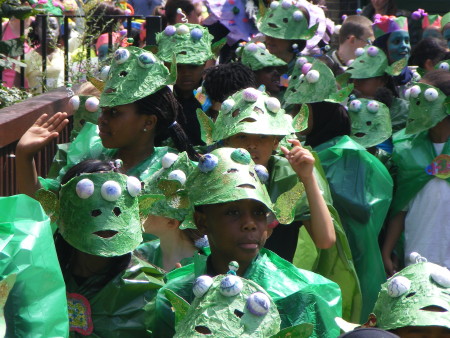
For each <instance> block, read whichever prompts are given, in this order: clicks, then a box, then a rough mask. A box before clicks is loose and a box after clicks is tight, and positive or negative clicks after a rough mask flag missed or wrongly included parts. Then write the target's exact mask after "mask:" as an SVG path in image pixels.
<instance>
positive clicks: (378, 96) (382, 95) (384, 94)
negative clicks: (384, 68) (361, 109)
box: [373, 87, 394, 108]
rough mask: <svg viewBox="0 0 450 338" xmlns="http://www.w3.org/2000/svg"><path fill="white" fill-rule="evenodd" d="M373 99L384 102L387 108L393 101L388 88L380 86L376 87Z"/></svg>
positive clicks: (392, 95)
mask: <svg viewBox="0 0 450 338" xmlns="http://www.w3.org/2000/svg"><path fill="white" fill-rule="evenodd" d="M373 99H374V100H377V101H379V102H381V103H384V104H385V105H386V106H387V107H388V108H390V107H391V106H392V102H393V101H394V94H393V93H392V91H391V90H390V89H388V88H386V87H381V88H378V89H377V91H376V92H375V95H374V97H373Z"/></svg>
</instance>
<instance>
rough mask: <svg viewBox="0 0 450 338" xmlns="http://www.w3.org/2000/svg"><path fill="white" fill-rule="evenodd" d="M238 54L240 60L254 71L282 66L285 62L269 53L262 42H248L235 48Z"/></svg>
mask: <svg viewBox="0 0 450 338" xmlns="http://www.w3.org/2000/svg"><path fill="white" fill-rule="evenodd" d="M236 53H237V54H238V55H240V57H241V62H242V64H244V65H245V66H247V67H249V68H250V69H251V70H253V71H256V70H260V69H263V68H266V67H282V66H286V65H287V63H286V62H284V61H283V60H281V59H279V58H277V57H276V56H275V55H272V54H270V52H269V51H268V50H267V49H266V46H265V45H264V44H262V43H253V42H252V43H248V44H246V45H244V46H241V47H239V48H238V50H236Z"/></svg>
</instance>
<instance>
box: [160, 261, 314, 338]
mask: <svg viewBox="0 0 450 338" xmlns="http://www.w3.org/2000/svg"><path fill="white" fill-rule="evenodd" d="M229 268H230V271H229V272H228V274H226V275H218V276H215V277H213V278H212V277H210V276H207V275H203V276H199V277H198V278H197V279H196V280H195V282H194V285H193V293H194V295H195V299H194V300H193V302H192V304H191V305H189V304H188V303H187V302H186V301H185V300H184V299H182V298H181V297H179V296H178V295H176V294H175V293H174V292H172V291H171V290H166V297H167V298H168V299H169V300H170V301H171V303H172V305H173V307H174V309H175V321H176V324H175V331H176V333H175V336H174V337H204V335H205V334H209V335H212V336H214V337H271V338H274V337H287V336H291V335H292V336H293V337H294V336H295V337H298V338H303V337H309V336H310V335H311V333H312V330H313V326H312V325H311V324H308V323H304V324H301V325H298V326H294V327H289V328H286V329H284V330H282V331H281V332H280V324H281V318H280V315H279V313H278V310H277V306H276V304H275V302H274V301H273V299H272V298H271V297H270V295H269V294H267V292H266V291H265V290H264V288H262V287H261V286H259V285H258V284H256V283H255V282H253V281H251V280H248V279H245V278H242V277H239V276H237V275H236V272H235V271H236V270H237V269H238V268H239V265H238V264H237V262H234V261H233V262H230V265H229Z"/></svg>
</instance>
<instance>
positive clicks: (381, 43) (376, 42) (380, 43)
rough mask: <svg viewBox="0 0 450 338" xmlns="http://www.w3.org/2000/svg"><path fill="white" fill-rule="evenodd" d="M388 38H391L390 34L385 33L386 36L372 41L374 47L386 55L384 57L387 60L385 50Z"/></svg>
mask: <svg viewBox="0 0 450 338" xmlns="http://www.w3.org/2000/svg"><path fill="white" fill-rule="evenodd" d="M390 36H391V33H387V34H384V35H381V36H379V37H377V38H376V39H375V40H374V41H373V45H374V46H375V47H378V48H380V49H381V50H382V51H383V52H384V54H386V56H387V57H388V58H389V54H388V50H387V42H388V40H389V37H390Z"/></svg>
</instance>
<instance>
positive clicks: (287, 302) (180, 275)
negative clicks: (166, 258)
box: [154, 249, 341, 338]
mask: <svg viewBox="0 0 450 338" xmlns="http://www.w3.org/2000/svg"><path fill="white" fill-rule="evenodd" d="M205 274H207V262H206V259H205V257H204V256H200V255H199V256H196V257H195V258H194V263H193V264H190V265H188V266H185V267H183V268H180V269H177V270H174V271H172V272H171V273H169V274H168V275H167V279H168V282H167V284H166V286H165V287H163V288H162V289H160V291H159V292H158V296H157V300H156V311H157V313H156V318H155V320H156V326H155V330H154V334H155V335H156V336H158V337H170V336H172V335H173V334H174V325H175V317H174V314H173V312H172V310H171V305H170V302H169V301H168V300H167V298H166V296H165V290H171V291H173V292H175V293H176V294H177V295H179V296H181V297H182V298H184V299H185V300H186V301H187V302H189V303H192V301H193V300H194V294H193V292H192V283H193V282H194V280H195V279H196V278H197V277H198V276H201V275H205ZM242 277H244V278H246V279H248V280H251V281H253V282H255V283H257V284H259V285H260V286H261V287H262V288H263V289H264V290H265V292H267V293H268V294H269V296H270V297H271V298H272V299H273V301H274V302H275V304H276V306H277V309H278V312H279V314H280V318H281V329H284V328H287V327H291V326H295V325H298V324H301V323H312V324H313V325H314V331H313V334H312V336H311V337H333V338H334V337H336V336H337V335H338V334H339V328H338V327H337V325H336V324H335V322H334V318H335V317H336V316H339V314H340V313H341V299H340V294H341V293H340V290H339V287H338V286H337V285H336V284H335V283H333V282H331V281H329V280H328V279H326V278H324V277H322V276H320V275H317V274H315V273H313V272H310V271H305V270H301V269H297V268H296V267H294V266H293V265H292V264H291V263H289V262H287V261H285V260H284V259H282V258H280V257H279V256H277V255H276V254H275V253H273V252H271V251H269V250H266V249H262V250H261V252H260V254H259V256H257V257H256V258H255V260H254V261H253V263H252V264H251V265H250V267H249V268H248V269H247V271H246V272H245V274H244V275H243V276H242Z"/></svg>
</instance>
